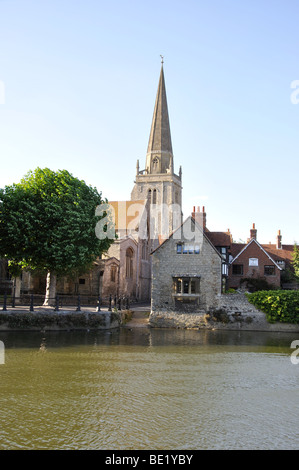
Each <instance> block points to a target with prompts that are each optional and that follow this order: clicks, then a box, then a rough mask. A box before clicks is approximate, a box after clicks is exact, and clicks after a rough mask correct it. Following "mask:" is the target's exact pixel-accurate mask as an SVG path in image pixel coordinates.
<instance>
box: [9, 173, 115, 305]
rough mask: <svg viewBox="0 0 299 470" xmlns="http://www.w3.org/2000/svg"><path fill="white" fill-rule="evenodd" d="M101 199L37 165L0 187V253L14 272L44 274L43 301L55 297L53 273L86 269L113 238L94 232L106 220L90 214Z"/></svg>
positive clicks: (79, 183) (87, 188)
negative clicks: (10, 182)
mask: <svg viewBox="0 0 299 470" xmlns="http://www.w3.org/2000/svg"><path fill="white" fill-rule="evenodd" d="M105 202H107V201H104V200H102V196H101V193H100V194H99V193H98V191H97V190H96V189H95V188H92V187H91V186H88V185H86V183H85V182H84V181H81V180H79V179H77V178H75V177H73V176H72V175H71V174H70V173H69V172H68V171H66V170H59V171H57V172H54V171H51V170H50V169H48V168H45V169H40V168H37V169H36V170H35V171H34V172H32V171H30V172H29V173H28V174H27V175H26V176H25V177H24V178H23V179H22V180H21V181H20V183H18V184H13V185H12V186H6V187H5V188H4V189H0V256H2V257H5V258H7V259H8V260H9V265H10V272H11V273H12V274H14V275H17V274H18V273H19V272H20V271H21V270H22V269H25V270H31V271H37V272H43V273H45V274H46V275H47V287H46V295H45V302H44V305H48V304H49V303H50V301H49V299H51V298H53V297H55V295H56V279H57V276H64V275H71V274H74V275H75V274H77V275H78V274H79V273H83V272H86V271H87V270H88V269H89V268H91V266H92V263H93V261H94V260H95V259H96V257H97V256H99V255H100V254H101V253H103V252H105V251H106V250H108V248H109V246H110V245H111V243H112V242H113V240H112V238H113V237H111V236H110V238H108V236H105V237H101V239H100V238H99V237H97V236H96V234H95V227H96V225H97V223H98V222H99V220H100V219H103V220H105V219H107V220H108V217H105V216H106V215H107V214H106V213H105V212H104V213H103V214H102V215H100V216H98V215H96V209H97V213H98V212H99V211H98V208H99V206H100V205H101V204H103V203H105ZM103 207H104V206H103ZM105 228H106V230H107V224H106V226H105ZM109 233H110V234H111V232H109Z"/></svg>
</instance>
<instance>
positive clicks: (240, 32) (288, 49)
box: [0, 0, 299, 243]
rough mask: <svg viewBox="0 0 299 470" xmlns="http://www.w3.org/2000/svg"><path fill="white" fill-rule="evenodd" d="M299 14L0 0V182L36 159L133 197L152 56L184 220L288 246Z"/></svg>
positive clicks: (229, 6) (152, 83) (171, 4)
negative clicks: (197, 218)
mask: <svg viewBox="0 0 299 470" xmlns="http://www.w3.org/2000/svg"><path fill="white" fill-rule="evenodd" d="M298 18H299V2H298V0H296V1H295V0H280V1H277V0H250V1H242V0H209V1H206V0H202V1H201V0H184V1H182V0H181V1H176V0H159V1H158V0H152V1H150V2H146V1H142V0H138V1H137V0H136V1H133V0H126V1H125V0H123V1H121V0H111V1H109V2H108V1H101V0H98V1H95V0H84V1H83V0H72V1H71V0H59V1H58V0H51V1H50V0H0V44H1V48H0V158H1V173H0V187H4V186H5V185H9V184H12V183H13V182H18V181H19V180H20V179H21V178H22V176H24V174H26V173H27V172H28V170H30V169H32V170H33V169H35V168H36V167H37V166H39V167H42V168H43V167H49V168H51V169H53V170H57V169H67V170H68V171H70V172H71V173H72V174H73V175H74V176H76V177H79V178H80V179H84V180H85V181H86V183H88V184H90V185H92V186H95V187H97V189H98V190H99V191H102V194H103V196H104V197H107V198H108V199H110V200H117V199H119V200H125V199H130V193H131V189H132V187H133V183H134V175H135V169H136V160H137V158H139V159H140V165H141V166H142V162H145V155H146V149H147V144H148V138H149V131H150V125H151V119H152V113H153V108H154V101H155V97H156V91H157V86H158V79H159V73H160V54H163V55H164V56H165V62H164V72H165V80H166V89H167V98H168V108H169V115H170V125H171V133H172V144H173V151H174V158H175V170H176V171H178V168H179V165H182V168H183V210H184V216H185V217H187V216H188V215H189V213H190V212H191V210H192V207H193V206H194V205H195V206H203V205H204V206H205V207H206V211H207V223H208V227H209V228H210V230H226V229H227V228H230V230H231V232H232V234H233V237H234V239H235V240H239V239H242V240H246V239H247V237H248V236H249V230H250V227H251V225H252V223H253V222H254V223H255V224H256V228H257V230H258V240H259V241H260V242H262V243H267V242H269V241H272V242H275V238H276V234H277V230H278V229H281V231H282V236H283V239H282V241H283V243H293V242H294V241H297V242H299V217H298V181H299V163H298V161H299V159H298V144H299V104H294V103H292V101H291V94H292V93H293V92H294V90H293V89H292V88H291V83H292V82H293V81H295V80H299V28H298ZM1 90H2V91H1ZM298 97H299V94H298Z"/></svg>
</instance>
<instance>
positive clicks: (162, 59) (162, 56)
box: [160, 54, 164, 64]
mask: <svg viewBox="0 0 299 470" xmlns="http://www.w3.org/2000/svg"><path fill="white" fill-rule="evenodd" d="M160 57H161V64H164V55H161V54H160Z"/></svg>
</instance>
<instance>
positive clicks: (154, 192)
mask: <svg viewBox="0 0 299 470" xmlns="http://www.w3.org/2000/svg"><path fill="white" fill-rule="evenodd" d="M156 203H157V190H156V189H154V190H153V204H156Z"/></svg>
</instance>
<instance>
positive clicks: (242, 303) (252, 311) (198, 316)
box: [149, 293, 299, 332]
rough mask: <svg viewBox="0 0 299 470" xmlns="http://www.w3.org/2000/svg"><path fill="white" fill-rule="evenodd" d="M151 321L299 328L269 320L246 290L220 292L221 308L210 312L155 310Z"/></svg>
mask: <svg viewBox="0 0 299 470" xmlns="http://www.w3.org/2000/svg"><path fill="white" fill-rule="evenodd" d="M149 325H150V326H151V327H152V328H190V329H192V328H193V329H210V330H213V329H214V330H220V329H226V330H248V331H283V332H287V331H290V332H299V325H296V324H290V323H281V322H276V323H269V322H268V321H267V319H266V315H265V313H263V312H261V311H260V310H258V309H257V308H255V307H254V305H252V304H251V303H250V302H249V301H248V300H247V298H246V296H245V294H244V293H234V294H222V295H220V296H219V298H218V306H217V308H215V309H213V310H211V311H209V312H204V311H202V312H195V313H178V312H169V311H166V310H164V311H163V310H155V311H153V310H152V311H151V313H150V317H149Z"/></svg>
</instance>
